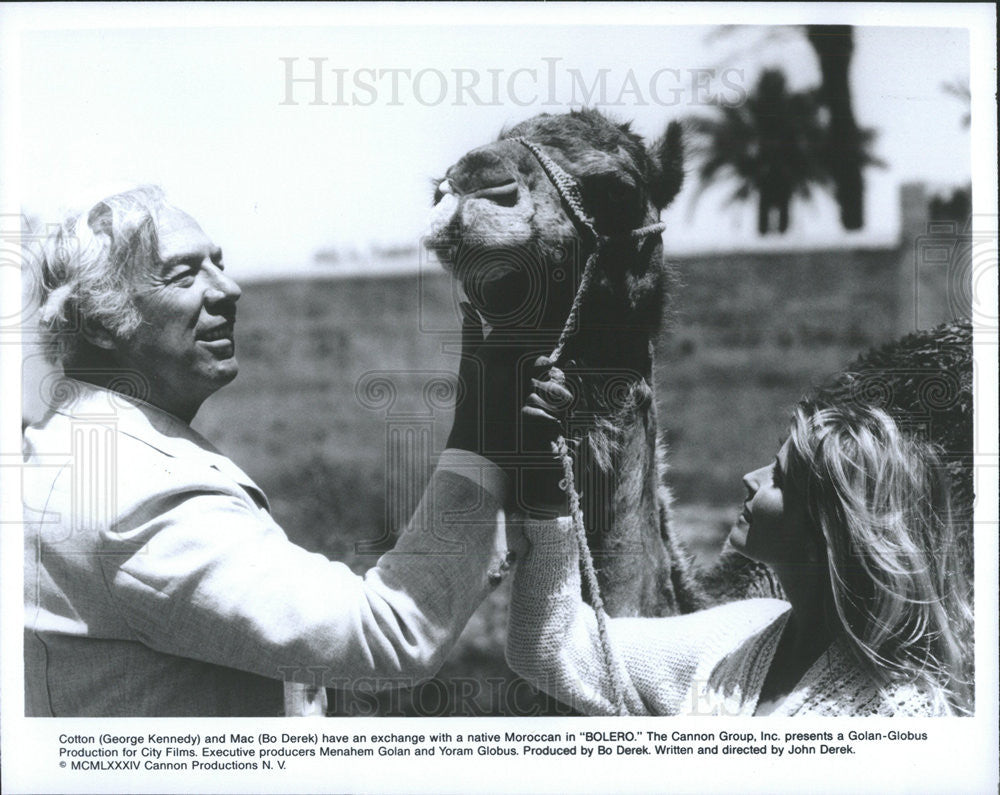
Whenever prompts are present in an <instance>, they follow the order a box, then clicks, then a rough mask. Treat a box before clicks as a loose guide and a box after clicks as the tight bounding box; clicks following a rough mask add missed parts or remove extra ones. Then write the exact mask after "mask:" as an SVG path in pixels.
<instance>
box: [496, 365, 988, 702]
mask: <svg viewBox="0 0 1000 795" xmlns="http://www.w3.org/2000/svg"><path fill="white" fill-rule="evenodd" d="M562 389H563V387H561V386H560V385H558V384H557V385H553V384H551V383H546V384H545V388H544V390H536V392H535V394H534V395H533V396H532V397H531V399H530V400H529V408H527V409H526V412H529V411H530V412H532V413H534V415H535V416H536V418H542V419H546V418H547V419H548V420H555V418H556V417H557V416H558V412H557V411H556V410H555V408H554V406H556V405H558V404H559V403H560V398H559V392H560V390H562ZM567 397H568V393H567V395H564V396H563V398H567ZM562 402H563V403H565V399H563V401H562ZM743 482H744V484H745V485H746V489H747V496H746V499H745V501H744V507H743V512H742V513H741V515H740V518H739V520H738V521H737V523H736V525H735V526H734V527H733V529H732V532H731V534H730V537H729V540H730V543H731V544H732V545H733V546H734V547H735V548H736V549H737V550H739V551H740V552H742V553H743V554H744V555H746V556H748V557H750V558H753V559H754V560H757V561H760V562H762V563H766V564H767V565H768V566H770V567H771V568H772V570H773V571H774V573H775V574H776V576H777V577H778V578H779V580H780V582H781V585H782V588H783V590H784V592H785V594H786V595H787V602H786V601H782V600H776V599H751V600H745V601H740V602H733V603H730V604H725V605H721V606H718V607H714V608H711V609H708V610H703V611H700V612H697V613H692V614H689V615H684V616H677V617H669V618H619V619H610V620H609V622H608V633H609V637H610V642H611V647H612V651H613V654H614V657H615V658H616V666H617V669H618V670H617V675H618V681H619V682H620V683H622V684H623V686H624V702H625V708H626V709H627V711H628V712H629V713H630V714H659V715H667V714H718V715H767V714H776V715H802V714H812V715H949V714H968V713H970V712H971V710H972V692H971V691H972V688H971V684H970V682H969V679H970V673H969V663H970V661H971V648H970V647H971V638H972V615H971V606H970V593H971V587H970V585H969V583H968V582H967V578H966V577H965V576H964V575H963V569H962V567H961V566H960V565H959V563H958V560H957V548H958V545H957V543H956V540H955V538H954V537H953V526H952V523H951V522H950V519H949V506H948V495H947V488H946V481H945V477H944V472H943V470H942V468H941V467H940V464H939V462H938V459H937V457H936V455H935V453H934V451H933V450H932V449H931V448H930V447H929V446H928V445H926V444H923V443H921V442H919V441H915V440H913V439H910V438H907V437H906V436H905V435H903V434H901V433H900V432H899V429H898V428H897V426H896V424H895V423H894V422H893V420H892V419H891V418H890V417H889V416H888V415H887V414H886V413H885V412H883V411H881V410H877V409H867V408H850V407H844V406H840V407H837V406H820V405H815V404H809V403H803V404H801V405H800V406H799V407H798V408H797V409H796V411H795V414H794V417H793V420H792V424H791V431H790V433H789V436H788V439H787V440H786V441H785V443H784V444H783V445H782V446H781V449H780V450H779V451H778V454H777V456H776V457H775V459H774V460H773V461H772V462H770V463H769V464H767V465H766V466H763V467H761V468H760V469H758V470H756V471H754V472H751V473H749V474H748V475H746V476H745V477H744V479H743ZM526 532H527V536H528V538H529V540H530V542H531V549H530V551H529V553H528V555H527V557H526V558H525V559H524V561H523V562H522V563H521V565H520V569H519V571H518V572H517V576H516V578H515V581H514V594H513V599H512V606H511V616H510V631H509V638H508V646H507V656H508V660H509V662H510V665H511V667H512V668H513V669H514V670H515V671H517V672H518V673H519V674H520V675H522V676H523V677H525V678H526V679H528V680H529V681H531V682H533V683H534V684H535V685H536V686H538V687H539V688H541V689H543V690H545V691H547V692H549V693H551V694H552V695H554V696H555V697H557V698H559V699H560V700H562V701H564V702H566V703H567V704H569V705H571V706H573V707H574V708H576V709H578V710H580V711H582V712H584V713H588V714H614V713H615V712H616V704H615V699H614V697H613V695H612V694H613V693H614V692H615V686H616V685H615V682H614V681H613V680H612V678H611V676H610V674H609V671H608V668H607V665H606V663H605V657H604V655H603V654H602V652H601V650H600V649H601V647H600V643H599V639H598V631H597V623H596V618H595V615H594V612H593V610H592V608H591V607H590V606H589V605H587V604H585V603H584V602H583V601H582V600H581V597H580V576H579V569H578V556H577V547H576V542H575V537H574V535H573V534H572V531H571V526H570V521H569V520H568V519H566V518H560V519H556V520H552V521H529V522H528V525H527V528H526Z"/></svg>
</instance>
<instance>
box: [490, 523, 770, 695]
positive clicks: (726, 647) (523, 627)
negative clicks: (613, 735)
mask: <svg viewBox="0 0 1000 795" xmlns="http://www.w3.org/2000/svg"><path fill="white" fill-rule="evenodd" d="M525 534H526V536H527V539H528V542H529V544H530V548H529V550H528V553H527V555H526V556H525V558H524V560H523V561H522V563H521V564H520V566H519V567H518V571H517V573H516V575H515V577H514V589H513V594H512V598H511V609H510V625H509V628H508V636H507V660H508V663H509V664H510V666H511V668H512V669H513V670H514V671H515V672H517V673H518V674H520V675H521V676H523V677H524V678H525V679H527V680H528V681H530V682H531V683H532V684H534V685H535V686H536V687H538V688H539V689H541V690H544V691H545V692H547V693H549V694H550V695H552V696H554V697H555V698H557V699H559V700H560V701H562V702H564V703H565V704H567V705H569V706H571V707H573V708H574V709H576V710H578V711H580V712H583V713H584V714H590V715H613V714H615V713H616V705H615V700H614V697H613V693H614V684H613V680H612V676H611V673H610V671H609V669H608V665H607V662H606V659H605V654H604V652H603V650H602V644H601V639H600V637H599V633H598V625H597V618H596V615H595V613H594V610H593V608H592V607H591V606H589V605H587V604H585V603H584V602H583V600H582V598H581V591H580V573H579V555H578V551H577V544H576V538H575V536H574V534H573V533H572V521H571V520H570V519H569V518H568V517H564V518H560V519H556V520H554V521H551V522H529V523H527V524H526V526H525ZM785 609H787V604H785V603H784V602H780V601H777V600H747V601H743V602H736V603H732V604H729V605H723V606H720V607H716V608H711V609H709V610H703V611H699V612H698V613H692V614H688V615H684V616H673V617H668V618H610V619H608V621H607V628H608V638H609V641H610V648H611V656H612V659H613V664H614V666H615V669H616V671H617V676H618V680H619V682H620V683H621V684H622V687H623V695H624V702H625V708H626V711H627V713H628V714H632V715H649V714H653V715H676V714H679V713H689V712H696V711H697V708H698V705H699V699H700V698H701V696H702V693H703V692H704V689H705V687H706V686H707V684H708V679H709V676H710V675H711V672H712V670H713V669H714V668H715V666H716V665H717V664H718V662H719V661H720V660H721V659H722V658H723V657H724V656H725V655H726V653H728V652H729V651H731V650H733V649H734V648H736V647H737V646H738V645H739V643H741V642H742V640H744V639H745V638H747V637H749V636H750V635H752V634H753V633H754V632H756V631H759V630H760V629H761V628H762V627H764V626H766V625H767V624H768V623H769V622H771V621H773V620H774V618H775V616H776V615H778V614H779V613H780V612H782V611H783V610H785Z"/></svg>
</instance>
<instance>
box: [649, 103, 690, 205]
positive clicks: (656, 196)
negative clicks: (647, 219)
mask: <svg viewBox="0 0 1000 795" xmlns="http://www.w3.org/2000/svg"><path fill="white" fill-rule="evenodd" d="M649 155H650V157H651V158H652V159H653V163H654V164H655V171H654V173H653V179H652V181H651V182H650V185H649V195H650V198H651V199H652V200H653V205H654V206H655V207H656V209H657V210H662V209H663V208H664V207H666V206H667V205H668V204H670V202H671V201H673V199H674V196H676V195H677V193H678V191H680V189H681V185H682V184H683V183H684V130H683V128H682V127H681V125H680V123H679V122H676V121H672V122H670V124H668V125H667V131H666V132H665V133H664V134H663V137H662V138H660V139H659V140H658V141H657V142H656V143H655V144H653V146H652V147H651V148H650V152H649Z"/></svg>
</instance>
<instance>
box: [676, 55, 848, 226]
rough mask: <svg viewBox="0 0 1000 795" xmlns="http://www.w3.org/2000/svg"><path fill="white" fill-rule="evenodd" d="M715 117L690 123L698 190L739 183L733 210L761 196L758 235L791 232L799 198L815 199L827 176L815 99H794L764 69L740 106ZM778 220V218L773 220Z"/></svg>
mask: <svg viewBox="0 0 1000 795" xmlns="http://www.w3.org/2000/svg"><path fill="white" fill-rule="evenodd" d="M718 110H719V113H718V114H716V115H715V116H714V117H712V118H706V117H698V116H696V117H692V118H690V119H688V121H687V127H688V131H689V133H690V146H691V150H692V154H693V155H694V157H695V159H696V160H698V161H699V168H698V175H699V178H700V180H699V190H698V194H696V199H697V198H698V197H699V196H700V195H701V193H702V192H703V191H704V190H705V188H707V187H708V186H709V185H711V184H713V183H716V182H726V181H734V182H735V190H734V191H733V193H732V195H731V196H730V197H729V203H732V202H736V201H747V200H749V199H750V198H751V197H753V196H756V197H757V231H758V232H759V233H760V234H762V235H764V234H768V233H769V232H770V231H772V227H773V226H774V222H775V220H777V231H778V232H779V233H782V234H783V233H784V232H785V231H786V230H787V229H788V222H789V208H790V205H791V201H792V198H793V197H794V196H796V195H798V196H801V197H802V198H809V196H810V191H811V188H812V187H813V186H815V185H823V184H825V183H826V181H827V178H828V172H827V169H826V167H825V163H824V160H823V156H822V155H823V151H824V141H825V137H826V136H825V130H824V125H823V123H822V119H821V116H820V112H819V106H818V104H817V102H816V99H815V96H814V95H813V94H812V93H811V92H800V93H789V91H788V87H787V83H786V80H785V75H784V74H783V73H782V72H780V71H778V70H775V69H769V70H765V71H764V72H763V73H762V74H761V76H760V79H759V81H758V83H757V85H756V87H755V89H754V90H753V92H752V93H751V94H750V95H749V96H748V97H747V99H746V102H744V103H743V104H741V105H720V106H718ZM775 215H777V219H775V217H774V216H775Z"/></svg>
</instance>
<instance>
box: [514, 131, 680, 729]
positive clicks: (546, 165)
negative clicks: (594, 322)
mask: <svg viewBox="0 0 1000 795" xmlns="http://www.w3.org/2000/svg"><path fill="white" fill-rule="evenodd" d="M513 140H515V141H517V142H518V143H520V144H521V145H522V146H524V147H526V148H527V149H528V150H529V151H530V152H531V153H532V154H533V155H534V156H535V159H537V160H538V162H539V164H540V165H541V167H542V170H543V171H544V172H545V175H546V176H547V177H548V178H549V180H550V181H551V182H552V184H553V185H554V186H555V189H556V191H557V192H558V193H559V196H560V198H561V199H562V200H563V202H565V204H566V206H567V207H568V208H569V212H570V217H571V218H572V220H573V221H574V223H575V224H576V225H577V227H578V228H580V229H581V230H583V232H584V233H585V234H586V236H587V237H588V238H589V242H590V243H591V245H592V246H593V251H592V252H591V253H590V256H588V257H587V264H586V265H585V266H584V268H583V274H582V275H581V276H580V286H579V287H578V288H577V290H576V295H575V296H573V304H572V306H571V307H570V310H569V313H568V314H567V315H566V322H565V323H564V324H563V327H562V331H561V332H560V334H559V341H558V342H557V343H556V347H555V348H554V349H553V351H552V355H551V356H550V357H549V358H550V359H551V360H552V364H553V365H555V364H556V363H557V362H558V361H559V360H560V359H561V358H562V355H563V352H564V351H565V348H566V343H567V341H568V340H569V337H570V335H571V334H572V333H573V332H574V331H575V330H576V326H577V320H578V317H579V314H580V307H581V306H582V305H583V300H584V297H585V296H586V295H587V293H588V292H589V291H590V287H591V284H592V283H593V281H594V274H595V273H596V272H597V261H598V259H599V258H600V254H601V252H602V251H603V250H604V248H605V246H606V245H607V242H608V240H609V238H607V237H604V236H602V235H600V234H598V232H597V230H596V229H595V228H594V224H593V221H591V219H590V216H588V215H587V212H586V210H585V209H584V207H583V198H582V196H581V195H580V185H579V183H578V182H577V181H576V179H575V178H574V177H572V176H570V175H569V174H567V173H566V171H564V170H563V169H562V167H560V166H559V164H558V163H556V162H555V161H554V160H552V158H550V157H549V156H548V155H547V154H545V152H543V151H542V149H541V147H539V146H538V145H537V144H535V143H534V142H532V141H529V140H527V139H526V138H515V139H513ZM665 228H666V224H663V223H654V224H649V225H648V226H643V227H641V228H639V229H633V230H632V231H631V232H630V233H629V236H630V237H631V238H632V239H638V240H641V239H644V238H646V237H650V236H652V235H659V234H660V233H662V232H663V230H664V229H665ZM553 452H554V453H555V454H556V455H557V456H558V457H559V462H560V464H561V465H562V470H563V480H564V483H565V487H566V493H567V495H568V496H569V511H570V517H571V518H572V520H573V529H574V531H575V533H576V543H577V547H578V549H579V553H580V562H581V563H582V564H583V576H584V580H585V582H586V583H587V589H588V590H589V591H590V598H591V601H592V602H593V608H594V616H595V617H596V619H597V634H598V637H599V639H600V642H601V653H602V655H603V657H604V665H605V667H606V668H607V671H608V676H609V678H610V680H611V700H612V703H613V704H614V707H615V710H616V712H617V714H619V715H627V714H628V711H627V709H626V706H625V684H624V682H623V681H622V676H621V672H620V671H619V670H618V666H617V665H616V664H615V656H614V651H613V650H612V646H611V638H610V636H609V635H608V615H607V611H606V610H605V608H604V600H603V599H602V598H601V589H600V586H599V585H598V582H597V572H596V570H595V569H594V558H593V556H592V555H591V554H590V547H589V546H588V545H587V528H586V526H585V525H584V521H583V509H582V508H581V507H580V494H579V492H578V491H577V490H576V484H575V481H574V477H573V459H572V457H571V456H570V452H569V445H568V444H567V442H566V437H565V436H563V435H562V434H560V435H559V437H558V438H557V439H556V441H555V442H554V443H553Z"/></svg>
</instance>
